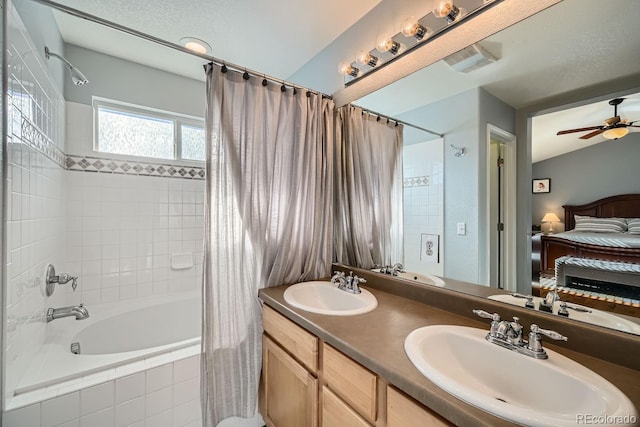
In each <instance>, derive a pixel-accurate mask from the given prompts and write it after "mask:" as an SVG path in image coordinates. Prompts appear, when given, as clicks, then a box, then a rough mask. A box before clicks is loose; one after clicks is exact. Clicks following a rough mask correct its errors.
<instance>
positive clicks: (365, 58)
mask: <svg viewBox="0 0 640 427" xmlns="http://www.w3.org/2000/svg"><path fill="white" fill-rule="evenodd" d="M356 62H357V63H358V64H359V65H368V66H370V67H375V66H376V65H377V64H378V57H377V56H375V55H371V54H370V53H369V52H367V51H366V50H361V51H360V52H358V56H356Z"/></svg>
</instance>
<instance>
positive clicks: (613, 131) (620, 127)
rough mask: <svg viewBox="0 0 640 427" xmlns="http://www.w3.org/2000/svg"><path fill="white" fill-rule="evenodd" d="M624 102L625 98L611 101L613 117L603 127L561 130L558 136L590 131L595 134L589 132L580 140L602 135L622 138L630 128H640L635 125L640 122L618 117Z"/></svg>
mask: <svg viewBox="0 0 640 427" xmlns="http://www.w3.org/2000/svg"><path fill="white" fill-rule="evenodd" d="M622 101H624V98H615V99H612V100H611V101H609V105H613V117H611V118H608V119H606V120H605V121H604V124H603V125H600V126H590V127H586V128H578V129H568V130H561V131H560V132H558V133H557V134H556V135H565V134H568V133H575V132H586V131H588V130H590V131H593V132H589V133H588V134H586V135H582V136H581V137H580V139H589V138H593V137H594V136H596V135H600V134H602V136H604V137H605V138H607V139H618V138H622V137H623V136H625V135H626V134H628V133H629V128H640V126H636V125H634V123H635V122H637V121H638V120H636V121H633V122H629V121H627V120H621V119H620V116H619V115H618V105H620V104H621V103H622Z"/></svg>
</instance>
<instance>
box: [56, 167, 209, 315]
mask: <svg viewBox="0 0 640 427" xmlns="http://www.w3.org/2000/svg"><path fill="white" fill-rule="evenodd" d="M65 174H66V176H65V200H66V202H65V209H66V211H65V212H66V237H65V248H66V257H65V262H63V263H62V264H61V268H62V270H64V271H67V272H68V273H70V274H74V275H75V274H77V275H78V277H79V278H78V289H77V291H76V292H71V291H70V290H69V289H66V291H67V299H68V300H67V303H69V304H77V303H79V302H83V303H84V304H85V305H87V306H89V307H90V305H91V304H96V303H100V302H113V301H119V300H125V299H130V298H139V297H145V296H149V295H155V294H162V293H167V292H176V291H185V290H194V289H196V288H197V287H198V286H199V284H200V281H201V278H202V239H203V230H204V204H203V203H204V181H203V180H193V179H182V178H164V177H149V176H136V175H124V174H113V173H96V172H76V171H66V172H65ZM176 255H186V256H187V257H188V258H189V259H191V260H192V262H193V266H192V267H190V268H184V269H176V268H172V260H174V261H175V256H176Z"/></svg>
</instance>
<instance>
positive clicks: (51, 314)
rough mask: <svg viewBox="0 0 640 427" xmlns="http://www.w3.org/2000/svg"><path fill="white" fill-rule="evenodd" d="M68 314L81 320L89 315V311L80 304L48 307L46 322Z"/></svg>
mask: <svg viewBox="0 0 640 427" xmlns="http://www.w3.org/2000/svg"><path fill="white" fill-rule="evenodd" d="M70 316H74V317H75V318H76V320H82V319H86V318H87V317H89V312H88V311H87V309H86V308H84V306H83V305H82V304H80V305H73V306H71V307H62V308H49V309H48V310H47V322H51V321H52V320H55V319H60V318H62V317H70Z"/></svg>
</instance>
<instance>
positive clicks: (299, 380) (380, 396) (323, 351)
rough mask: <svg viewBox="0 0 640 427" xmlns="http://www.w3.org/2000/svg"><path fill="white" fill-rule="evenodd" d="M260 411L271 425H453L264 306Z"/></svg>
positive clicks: (376, 426)
mask: <svg viewBox="0 0 640 427" xmlns="http://www.w3.org/2000/svg"><path fill="white" fill-rule="evenodd" d="M263 326H264V332H265V334H264V336H263V340H262V343H263V351H262V355H263V362H262V383H261V387H260V412H261V414H262V416H263V418H264V420H265V422H266V424H267V426H269V427H301V426H304V427H344V426H349V427H414V426H436V427H440V426H451V425H452V424H450V423H448V422H447V421H446V420H444V419H443V418H441V417H440V416H439V415H437V414H435V413H434V412H432V411H431V410H430V409H428V408H426V407H424V406H423V405H421V404H420V403H418V402H416V401H414V400H413V399H411V398H410V397H408V396H406V395H404V394H403V393H401V392H400V391H398V390H396V389H395V388H393V387H391V386H390V385H388V384H387V383H386V382H385V381H384V380H383V379H382V378H379V377H378V376H377V375H376V374H375V373H373V372H371V371H369V370H368V369H367V368H365V367H364V366H362V365H360V364H359V363H357V362H356V361H354V360H353V359H351V358H350V357H348V356H346V355H345V354H343V353H342V352H340V351H338V350H337V349H335V348H334V347H332V346H331V345H329V344H327V343H325V342H323V341H322V340H320V339H318V338H317V337H315V336H314V335H313V334H311V333H309V332H308V331H306V330H305V329H303V328H301V327H300V326H298V325H297V324H295V323H294V322H292V321H291V320H289V319H287V318H286V317H284V316H283V315H281V314H280V313H278V312H276V311H275V310H274V309H272V308H270V307H268V306H266V305H265V306H264V312H263Z"/></svg>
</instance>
